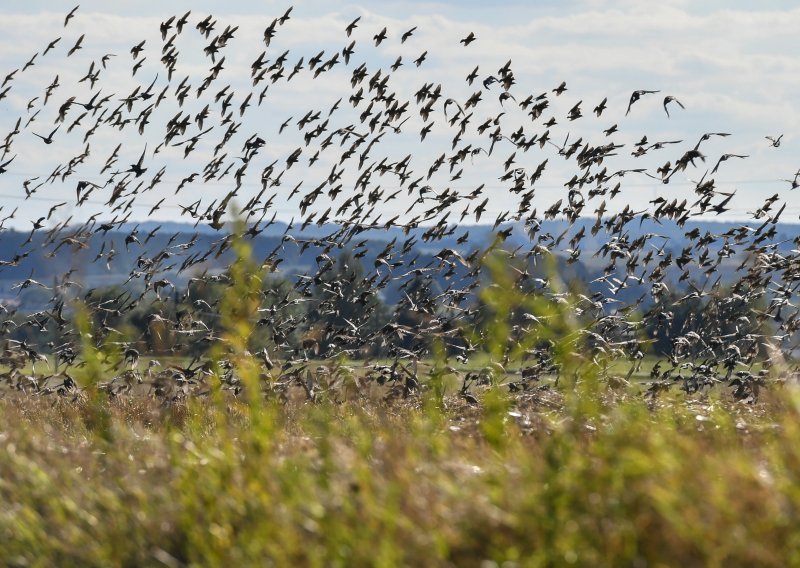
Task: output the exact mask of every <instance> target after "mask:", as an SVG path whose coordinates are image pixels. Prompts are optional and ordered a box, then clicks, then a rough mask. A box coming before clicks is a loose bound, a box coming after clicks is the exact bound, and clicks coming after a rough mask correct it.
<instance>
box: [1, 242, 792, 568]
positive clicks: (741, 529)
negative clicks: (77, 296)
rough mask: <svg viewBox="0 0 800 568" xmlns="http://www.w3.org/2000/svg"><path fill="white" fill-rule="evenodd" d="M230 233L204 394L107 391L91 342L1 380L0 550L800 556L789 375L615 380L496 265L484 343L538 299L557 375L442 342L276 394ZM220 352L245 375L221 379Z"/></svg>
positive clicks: (156, 555) (695, 561)
mask: <svg viewBox="0 0 800 568" xmlns="http://www.w3.org/2000/svg"><path fill="white" fill-rule="evenodd" d="M236 246H237V252H238V256H239V260H238V261H237V263H236V265H235V266H234V269H233V270H232V274H233V276H234V278H233V282H234V283H233V285H232V286H231V288H230V290H229V297H228V298H227V299H226V300H225V301H223V302H222V304H221V305H222V310H223V318H224V321H225V322H226V330H227V331H226V332H225V334H224V336H223V341H222V342H221V343H220V345H219V346H218V348H217V351H216V352H215V361H216V365H215V369H216V374H215V375H213V376H212V377H211V378H210V379H209V385H210V389H209V391H208V392H209V395H208V396H207V397H200V398H189V399H186V400H184V401H180V402H176V403H173V404H169V405H163V404H159V403H158V402H157V401H155V400H153V399H150V398H146V397H127V398H126V397H117V398H116V399H108V398H106V397H103V396H100V395H96V394H94V393H95V392H96V391H97V390H98V388H97V384H98V382H99V380H100V377H99V376H98V375H97V373H98V371H97V369H98V368H99V367H98V365H97V364H96V363H97V361H94V362H93V358H97V357H101V354H100V353H99V352H98V350H96V349H93V348H91V346H89V347H87V348H86V349H85V350H84V358H85V359H86V365H85V366H84V374H83V375H82V376H81V377H79V380H80V381H81V383H82V384H83V385H84V387H85V390H84V396H82V397H80V398H79V399H78V400H72V399H70V398H68V397H61V398H58V397H56V398H46V397H19V396H15V395H13V394H11V393H8V394H7V395H6V396H5V397H4V398H3V399H2V400H0V448H2V451H0V503H2V507H0V558H2V563H3V564H7V565H10V566H37V565H41V566H46V565H61V566H118V565H128V566H143V565H167V566H182V565H226V564H227V565H231V566H248V565H258V566H263V565H276V566H287V565H302V566H363V565H370V566H373V565H377V566H396V565H416V566H430V565H453V566H469V565H485V566H490V565H508V566H513V565H524V566H528V565H530V566H547V565H557V566H561V565H567V564H574V565H584V566H598V565H613V566H618V565H621V566H628V565H631V566H657V565H678V564H683V565H709V566H738V565H741V566H752V565H762V566H787V565H798V564H800V552H799V551H800V531H798V529H797V527H800V483H798V481H800V480H798V475H800V446H798V444H797V440H798V436H800V394H798V392H797V390H796V389H795V388H794V387H793V386H792V385H790V384H782V386H781V385H780V384H779V383H778V382H777V381H776V382H775V386H774V387H773V388H770V389H767V390H766V392H762V393H761V396H760V398H759V401H758V403H756V404H743V403H738V402H734V401H733V400H731V399H729V398H728V397H727V395H726V393H724V392H722V391H709V392H705V393H699V394H694V395H688V394H686V393H685V392H683V391H677V390H676V391H667V392H664V393H660V394H659V395H658V396H657V397H655V398H653V397H647V398H645V397H644V396H642V395H641V393H638V392H637V391H636V390H635V389H623V390H621V391H620V390H615V389H613V388H611V387H610V386H609V385H607V384H605V383H604V382H602V381H601V380H600V379H599V377H598V375H597V374H596V373H595V371H594V367H593V366H592V365H589V364H587V363H586V362H585V360H584V358H582V357H580V356H579V355H580V353H578V352H577V350H578V349H579V347H580V344H579V342H578V340H577V338H578V337H580V333H579V332H577V330H576V329H575V324H574V322H573V321H572V318H571V316H570V306H569V304H568V303H567V304H562V305H558V306H553V305H552V303H548V302H543V301H542V300H541V299H540V298H532V297H528V296H525V295H520V294H519V293H518V292H516V291H515V290H514V289H513V285H512V284H511V283H510V282H508V281H505V280H504V279H503V276H502V270H501V269H499V268H498V269H496V270H495V281H494V286H493V287H491V288H487V291H486V292H485V297H484V299H485V301H486V302H487V303H488V304H491V305H492V306H493V308H494V309H495V311H496V314H497V318H496V319H495V320H493V321H492V322H489V323H488V324H487V326H488V327H487V328H486V329H484V330H481V333H482V337H483V340H484V341H487V345H486V350H487V352H488V353H489V354H490V355H491V356H492V357H501V358H504V359H513V358H514V357H517V356H520V353H521V352H514V350H513V349H509V348H507V347H508V346H507V345H505V344H504V343H503V342H505V341H507V338H508V336H509V331H508V328H507V327H504V326H505V325H507V323H504V320H503V318H508V317H510V314H511V311H512V310H513V309H514V308H515V306H516V305H518V304H519V303H520V302H522V303H529V304H528V308H530V309H531V310H533V311H534V312H535V314H536V315H537V317H539V319H540V320H541V321H543V322H547V324H545V325H543V326H542V327H541V328H539V329H538V331H536V333H537V334H538V335H537V336H536V337H532V338H530V341H532V342H540V341H549V342H551V344H552V345H553V349H554V352H555V354H556V359H557V363H558V364H559V368H560V380H559V384H558V386H557V387H552V388H549V389H531V390H528V391H526V392H525V393H524V394H514V395H513V396H512V394H511V393H509V392H508V389H507V388H505V387H503V386H502V385H500V384H499V383H500V382H501V381H495V384H486V385H483V386H480V387H473V390H472V391H471V393H472V395H473V396H475V397H476V398H477V399H478V401H479V404H477V405H474V404H469V403H468V402H467V401H466V400H465V398H464V397H463V396H462V395H461V393H458V392H448V390H447V388H446V383H445V381H443V380H441V378H442V375H443V374H444V373H445V372H447V368H446V361H444V360H439V359H436V360H434V361H433V367H432V368H433V371H432V372H431V375H432V378H430V380H428V378H426V377H420V379H421V382H422V388H421V389H420V393H419V394H418V395H417V396H411V397H409V398H405V399H404V398H387V399H378V400H375V399H374V398H370V397H369V396H368V395H367V393H366V391H359V390H358V389H357V388H355V389H353V391H351V392H354V393H355V394H353V395H352V396H349V397H346V398H345V400H344V401H342V399H341V398H340V397H325V396H320V397H317V398H316V399H315V401H314V402H311V401H309V400H308V399H307V397H306V396H305V391H304V390H303V389H301V388H300V387H292V388H291V389H290V390H289V391H288V392H285V393H283V396H277V395H272V394H270V393H271V392H273V389H272V388H271V387H272V385H273V382H274V380H275V378H276V377H274V376H272V375H271V374H270V373H268V372H265V371H264V369H263V368H261V367H260V366H259V365H257V364H256V363H255V362H254V358H253V357H252V356H250V354H249V352H248V339H249V336H250V334H251V333H252V329H253V328H252V325H251V324H250V323H249V317H250V314H252V310H251V308H252V305H251V304H250V303H249V299H250V298H252V297H253V295H254V294H256V290H257V288H258V279H259V272H258V270H257V269H256V267H254V266H252V265H250V264H249V261H248V260H247V258H248V254H247V250H246V249H245V248H244V245H241V244H237V245H236ZM87 321H88V319H87ZM81 332H82V333H83V334H90V333H91V332H90V330H88V329H82V330H81ZM528 340H529V339H525V341H528ZM85 346H86V345H85ZM440 357H443V355H441V354H440ZM223 361H226V362H229V363H230V365H232V368H233V370H234V373H235V374H236V376H237V378H238V379H239V380H240V382H241V384H242V385H243V388H242V391H241V393H240V395H239V396H232V395H231V394H229V393H228V392H227V391H224V390H223V388H222V383H223V377H222V375H223V364H222V362H223ZM772 371H773V373H774V374H776V377H777V375H778V374H779V373H781V372H782V370H781V368H780V365H779V364H777V362H776V364H774V365H773V366H772ZM98 417H100V418H98ZM482 563H483V564H482ZM504 563H507V564H504Z"/></svg>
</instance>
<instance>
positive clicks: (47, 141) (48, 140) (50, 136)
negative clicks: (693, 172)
mask: <svg viewBox="0 0 800 568" xmlns="http://www.w3.org/2000/svg"><path fill="white" fill-rule="evenodd" d="M59 128H61V125H60V124H59V125H58V126H56V127H55V128H54V129H53V131H52V132H51V133H50V134H48V135H47V136H42V135H41V134H36V133H35V132H32V133H31V134H33V135H34V136H38V137H39V138H41V139H42V140H43V141H44V143H45V144H52V143H53V135H54V134H55V133H56V132H58V129H59Z"/></svg>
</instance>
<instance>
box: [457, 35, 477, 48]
mask: <svg viewBox="0 0 800 568" xmlns="http://www.w3.org/2000/svg"><path fill="white" fill-rule="evenodd" d="M476 39H477V38H476V37H475V34H474V33H472V32H469V35H468V36H467V37H465V38H464V39H462V40H460V41H459V42H458V43H463V44H464V47H466V46H468V45H469V44H471V43H472V42H473V41H475V40H476Z"/></svg>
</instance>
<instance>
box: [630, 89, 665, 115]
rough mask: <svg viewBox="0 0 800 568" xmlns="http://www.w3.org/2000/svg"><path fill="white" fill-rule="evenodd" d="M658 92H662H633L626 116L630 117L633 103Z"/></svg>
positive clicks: (641, 90) (642, 90)
mask: <svg viewBox="0 0 800 568" xmlns="http://www.w3.org/2000/svg"><path fill="white" fill-rule="evenodd" d="M658 92H660V91H645V90H644V89H640V90H638V91H633V93H631V99H630V100H629V101H628V110H626V111H625V116H628V113H629V112H631V106H633V103H635V102H636V101H638V100H639V99H641V98H642V96H643V95H650V94H652V93H658Z"/></svg>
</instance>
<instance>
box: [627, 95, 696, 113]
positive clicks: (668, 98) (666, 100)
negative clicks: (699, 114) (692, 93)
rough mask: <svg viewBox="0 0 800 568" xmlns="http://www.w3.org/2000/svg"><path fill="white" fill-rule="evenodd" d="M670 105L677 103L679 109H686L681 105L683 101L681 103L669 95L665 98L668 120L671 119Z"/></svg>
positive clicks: (665, 110)
mask: <svg viewBox="0 0 800 568" xmlns="http://www.w3.org/2000/svg"><path fill="white" fill-rule="evenodd" d="M669 103H675V104H677V105H678V106H679V107H681V108H682V109H686V107H685V106H683V103H681V101H679V100H678V99H676V98H675V97H673V96H672V95H668V96H666V97H664V112H665V113H667V118H669V109H668V108H667V105H668V104H669ZM629 108H630V107H629Z"/></svg>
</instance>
